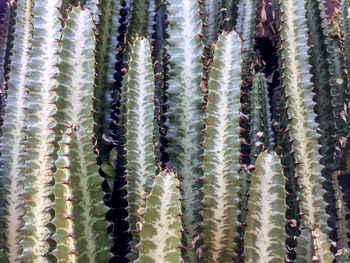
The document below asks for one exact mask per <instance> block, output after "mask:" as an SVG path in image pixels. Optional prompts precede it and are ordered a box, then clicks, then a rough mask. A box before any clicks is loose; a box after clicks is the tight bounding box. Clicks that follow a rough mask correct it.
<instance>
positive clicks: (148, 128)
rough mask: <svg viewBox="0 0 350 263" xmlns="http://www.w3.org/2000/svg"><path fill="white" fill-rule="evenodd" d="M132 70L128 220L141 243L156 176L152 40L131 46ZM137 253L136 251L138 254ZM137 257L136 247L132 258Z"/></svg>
mask: <svg viewBox="0 0 350 263" xmlns="http://www.w3.org/2000/svg"><path fill="white" fill-rule="evenodd" d="M131 50H132V52H131V56H130V59H129V65H128V67H129V70H128V73H127V74H126V75H125V79H124V80H125V88H126V89H125V93H124V94H125V96H124V99H123V100H124V102H125V103H124V104H125V119H126V126H125V127H126V140H127V141H126V145H125V148H126V159H127V173H126V179H127V185H126V190H127V192H128V194H127V196H126V200H127V201H128V212H129V218H128V222H129V224H130V231H131V234H132V241H131V246H135V245H137V244H138V242H139V237H138V233H137V231H136V223H137V221H138V220H139V216H138V212H139V209H144V206H145V203H144V201H143V199H144V198H145V194H146V193H147V192H149V191H148V188H147V187H150V186H151V185H152V182H153V177H154V176H155V175H156V170H157V166H156V158H155V147H154V142H153V133H154V111H155V108H154V91H155V87H154V74H153V67H152V58H151V45H150V43H149V41H148V39H146V38H144V37H136V39H135V40H134V42H133V45H132V47H131ZM134 253H135V254H134ZM135 258H137V251H135V250H133V251H132V252H131V255H130V259H131V260H134V259H135Z"/></svg>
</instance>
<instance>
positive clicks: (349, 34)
mask: <svg viewBox="0 0 350 263" xmlns="http://www.w3.org/2000/svg"><path fill="white" fill-rule="evenodd" d="M340 5H341V6H340V12H341V14H340V22H341V23H340V28H341V32H342V36H343V37H342V40H343V46H344V56H345V58H346V60H345V63H346V69H347V75H348V78H349V77H350V11H349V10H350V9H349V8H350V3H349V1H347V0H343V1H340Z"/></svg>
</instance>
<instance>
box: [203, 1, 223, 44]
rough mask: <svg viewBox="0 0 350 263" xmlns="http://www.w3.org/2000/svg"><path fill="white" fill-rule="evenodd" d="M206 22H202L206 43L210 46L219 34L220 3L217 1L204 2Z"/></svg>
mask: <svg viewBox="0 0 350 263" xmlns="http://www.w3.org/2000/svg"><path fill="white" fill-rule="evenodd" d="M203 4H204V6H205V7H204V8H205V13H206V21H205V22H204V27H205V35H206V43H207V44H210V43H211V42H213V41H216V40H217V39H218V36H217V35H218V34H219V32H220V13H221V6H222V4H221V2H220V1H219V0H204V3H203Z"/></svg>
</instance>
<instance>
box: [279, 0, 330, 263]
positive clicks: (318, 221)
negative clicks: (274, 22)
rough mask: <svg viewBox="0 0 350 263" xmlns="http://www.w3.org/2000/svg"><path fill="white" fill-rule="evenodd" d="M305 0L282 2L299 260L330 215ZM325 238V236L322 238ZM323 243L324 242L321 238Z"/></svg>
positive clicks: (324, 228) (306, 259)
mask: <svg viewBox="0 0 350 263" xmlns="http://www.w3.org/2000/svg"><path fill="white" fill-rule="evenodd" d="M305 11H306V10H305V7H304V2H303V1H299V0H298V1H292V0H284V1H281V5H280V13H281V22H282V23H281V27H280V30H281V32H280V34H281V39H283V41H281V48H280V52H281V57H282V59H281V60H282V65H281V66H282V71H283V74H282V76H281V79H282V84H283V88H284V89H285V91H286V96H287V97H288V115H289V116H290V118H289V134H290V136H291V138H292V139H293V140H294V142H293V148H292V151H293V153H294V156H295V158H296V176H298V183H299V186H300V203H299V204H300V207H301V211H302V213H303V217H302V225H303V226H304V227H306V228H307V230H306V231H303V232H302V235H301V237H300V238H299V240H298V249H297V250H298V251H297V260H298V262H310V261H311V260H312V256H313V255H314V251H313V250H310V248H311V247H312V246H311V244H312V243H313V241H312V239H311V236H310V235H307V234H306V233H305V232H307V231H308V229H314V228H315V227H316V226H318V225H320V226H321V228H322V231H324V233H328V231H329V227H328V226H327V219H328V215H327V214H326V213H325V208H326V203H325V201H324V200H323V194H324V193H325V191H324V190H323V189H322V183H323V181H324V179H323V177H322V175H321V169H322V165H320V164H319V160H320V159H321V155H320V154H319V152H318V151H319V148H320V146H319V145H318V138H319V135H318V134H317V133H316V128H317V123H316V122H315V117H316V115H315V113H314V107H315V103H314V102H313V99H312V98H313V94H312V83H311V80H310V79H311V75H310V73H309V72H310V66H309V65H308V57H309V56H308V46H307V44H306V43H307V35H306V32H307V29H306V18H305ZM322 240H323V239H322ZM320 242H321V241H320Z"/></svg>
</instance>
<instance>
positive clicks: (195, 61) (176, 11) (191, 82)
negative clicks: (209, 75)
mask: <svg viewBox="0 0 350 263" xmlns="http://www.w3.org/2000/svg"><path fill="white" fill-rule="evenodd" d="M168 2H169V5H168V6H167V8H168V22H169V28H168V33H169V38H168V43H169V46H168V54H169V55H170V59H169V63H170V67H171V68H170V71H169V77H170V79H169V81H168V83H169V89H168V105H169V108H168V113H167V116H168V118H169V119H168V120H169V121H168V123H167V126H168V127H169V128H168V131H167V132H168V133H167V139H168V145H169V148H168V153H169V163H168V164H169V166H171V167H173V168H174V169H175V170H176V171H178V173H179V176H180V180H181V182H182V185H183V188H182V195H183V198H184V201H183V202H182V207H183V210H182V211H183V214H184V216H183V228H184V229H185V230H186V232H185V233H184V235H183V241H182V242H183V244H184V246H185V247H186V248H185V249H184V250H183V257H184V260H185V261H189V262H192V261H196V258H197V255H196V245H195V246H192V247H191V241H192V240H194V238H195V237H197V236H198V224H199V223H200V222H201V218H200V215H199V214H198V212H199V208H200V203H199V202H200V200H201V196H200V193H199V192H198V189H199V188H200V187H201V183H200V180H199V179H200V178H201V177H202V171H201V170H200V169H199V166H200V165H201V159H200V155H201V153H202V149H201V147H200V142H202V141H203V135H202V133H201V129H202V121H201V119H202V118H203V117H204V116H203V115H204V114H203V110H202V109H201V107H202V100H203V95H202V93H201V89H200V88H199V87H200V84H201V81H202V80H201V76H202V61H201V55H202V53H203V48H202V47H203V45H202V42H201V39H200V34H201V32H202V20H201V18H200V16H199V7H198V5H197V1H190V0H180V1H179V0H171V1H168ZM180 10H181V11H180ZM198 243H199V242H198Z"/></svg>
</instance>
